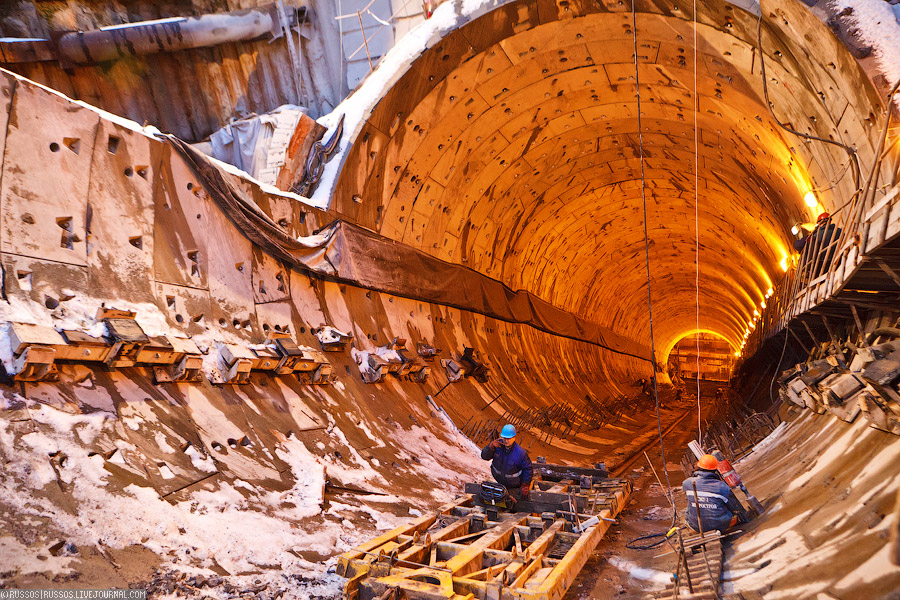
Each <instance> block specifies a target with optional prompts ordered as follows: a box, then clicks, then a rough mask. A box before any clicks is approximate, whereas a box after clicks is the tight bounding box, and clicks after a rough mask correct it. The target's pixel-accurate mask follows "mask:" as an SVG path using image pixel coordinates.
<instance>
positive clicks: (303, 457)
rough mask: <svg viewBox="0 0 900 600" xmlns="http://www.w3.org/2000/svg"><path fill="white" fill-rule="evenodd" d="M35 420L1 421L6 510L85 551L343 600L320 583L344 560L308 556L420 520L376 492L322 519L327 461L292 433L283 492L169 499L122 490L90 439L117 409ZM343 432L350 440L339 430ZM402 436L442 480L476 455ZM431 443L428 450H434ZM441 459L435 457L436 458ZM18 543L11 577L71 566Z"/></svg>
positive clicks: (37, 410) (243, 485) (281, 449)
mask: <svg viewBox="0 0 900 600" xmlns="http://www.w3.org/2000/svg"><path fill="white" fill-rule="evenodd" d="M29 413H30V415H31V417H32V419H33V421H34V422H36V423H37V424H39V426H38V427H36V428H35V430H34V431H31V432H28V433H25V434H24V435H23V434H21V433H15V431H14V429H15V428H14V426H13V424H12V423H10V422H9V421H6V420H0V460H3V461H4V463H5V466H4V471H3V476H2V477H0V504H2V505H3V506H5V507H8V508H11V509H12V510H13V511H14V513H15V514H17V515H18V518H31V517H34V518H39V519H48V520H49V521H50V522H52V523H53V525H54V527H56V528H58V530H59V531H60V533H61V535H63V536H64V537H65V539H66V540H67V541H69V542H71V543H73V544H75V545H76V546H78V547H81V546H85V547H96V546H101V547H107V548H113V549H121V548H125V547H128V546H132V545H140V546H144V547H145V548H148V549H150V550H152V551H154V552H156V553H157V554H159V555H160V556H161V557H162V558H163V561H164V564H167V565H168V566H169V567H170V568H175V569H199V572H211V571H208V570H209V569H211V568H213V567H221V568H223V569H225V570H226V571H228V572H229V573H232V574H236V573H241V572H248V571H258V570H259V568H260V567H263V568H266V567H268V568H271V567H272V566H277V568H278V569H279V571H283V572H285V573H302V574H304V576H306V577H311V578H313V579H315V580H316V581H317V582H318V583H316V584H315V585H319V586H321V585H324V586H325V587H324V588H323V589H322V590H320V592H321V593H319V592H317V594H319V595H328V594H330V593H331V592H334V593H337V591H338V588H337V587H335V586H337V585H338V584H339V583H340V581H339V580H337V579H335V580H334V581H333V582H329V581H326V582H325V583H322V582H321V579H322V577H324V576H325V575H326V574H327V573H326V572H327V569H328V568H329V567H330V566H333V563H334V560H331V561H330V562H326V563H314V562H311V561H309V560H306V559H304V558H301V557H300V556H299V553H302V552H310V551H313V552H316V553H318V554H320V555H322V556H330V555H333V554H335V553H336V552H343V551H346V550H349V549H351V548H353V547H355V546H356V545H358V544H359V543H361V542H362V541H364V540H366V539H368V538H370V537H371V535H372V531H371V529H370V528H368V527H360V526H357V525H354V523H359V522H360V520H362V522H363V523H365V522H366V521H367V520H369V521H371V522H372V523H373V524H374V527H375V529H377V530H386V529H392V528H394V527H397V526H398V525H400V524H402V523H403V522H406V521H408V520H409V518H410V516H409V515H408V514H406V512H405V511H401V512H402V516H397V510H396V509H395V510H393V511H389V512H388V511H383V510H381V506H378V505H379V504H380V505H382V506H384V507H385V508H389V507H391V506H396V505H397V504H398V503H399V502H401V501H402V500H401V499H400V498H398V497H396V496H367V497H364V500H363V502H364V504H362V505H353V504H350V503H344V502H331V503H330V506H329V508H328V510H327V512H325V513H324V514H320V513H321V511H322V506H323V497H322V491H323V486H324V476H325V474H324V469H323V464H322V462H321V459H320V458H318V457H317V456H315V455H314V454H313V453H312V452H310V451H309V450H308V449H307V448H306V447H305V446H304V444H303V443H302V442H300V441H299V440H297V439H296V438H293V437H292V438H290V439H288V440H287V441H285V442H284V443H281V444H279V445H278V447H277V449H276V453H277V455H278V457H279V458H280V459H282V460H284V461H285V462H286V463H287V464H289V465H290V468H291V471H292V473H293V476H294V485H293V487H292V488H291V489H289V490H287V491H284V492H276V491H271V490H266V489H262V488H260V487H258V486H255V485H252V484H250V483H247V482H245V481H239V480H237V481H233V482H230V483H229V482H221V483H220V484H219V485H218V489H216V490H215V491H207V490H197V491H194V492H193V493H191V494H190V496H189V497H188V498H187V499H186V500H183V501H181V502H176V503H174V504H171V503H169V502H167V501H165V500H163V499H162V498H160V496H159V494H158V493H157V492H156V490H154V489H152V488H149V487H142V486H139V485H135V484H130V485H127V486H125V487H119V486H118V485H116V484H115V482H114V481H112V479H113V478H112V477H111V473H110V472H109V471H107V470H106V469H105V468H104V459H103V457H102V456H101V455H99V454H93V456H89V449H88V447H87V446H88V445H89V444H90V443H91V442H93V441H94V440H96V439H98V438H101V437H103V436H105V435H110V436H113V437H114V434H113V431H112V429H113V427H114V426H115V422H116V419H115V416H114V415H113V414H111V413H105V412H94V413H90V414H86V415H72V414H69V413H65V412H62V411H59V410H57V409H55V408H52V407H49V406H45V405H33V406H32V407H31V408H29ZM334 432H336V433H338V434H339V435H340V436H341V437H342V434H340V433H339V430H337V429H336V428H335V429H334ZM453 435H458V434H453ZM398 441H399V442H401V443H402V444H403V445H404V446H406V447H407V448H408V449H409V450H411V451H413V452H416V449H417V448H418V449H419V450H421V452H419V454H420V456H421V459H420V460H421V464H422V468H423V470H425V469H427V470H428V471H429V472H432V474H433V476H434V477H436V478H439V479H443V480H458V475H457V473H456V472H455V471H452V469H450V468H449V467H448V466H445V465H447V464H448V463H447V462H446V461H450V460H452V461H455V462H456V464H460V461H462V460H464V459H469V460H471V458H472V454H471V451H472V450H473V448H470V447H467V448H465V449H464V448H463V447H461V446H460V445H457V444H453V443H448V442H445V441H442V440H439V439H437V438H436V437H435V436H434V435H433V434H431V433H429V432H427V430H425V429H423V428H416V429H415V431H414V432H412V433H410V434H409V435H408V436H405V437H403V439H402V440H398ZM457 441H458V440H457ZM161 445H162V444H161ZM426 448H428V449H429V452H424V450H425V449H426ZM173 450H174V449H173ZM57 452H59V453H61V454H62V455H64V456H65V460H64V461H63V462H62V463H61V464H59V465H58V466H56V467H54V466H53V465H51V462H50V461H48V456H51V455H56V453H57ZM431 452H434V453H435V454H436V455H437V459H434V458H431V456H430V453H431ZM56 456H59V455H56ZM426 456H428V458H427V459H426ZM442 457H443V460H442ZM359 460H360V461H362V460H363V459H362V458H361V457H359ZM479 462H480V461H479ZM356 471H357V472H354V471H353V470H352V469H346V470H345V471H344V472H343V473H344V474H347V473H354V474H355V477H352V479H353V480H355V481H371V476H372V475H373V474H374V475H378V474H377V473H376V472H375V471H373V470H372V469H371V468H370V467H365V468H361V469H356ZM363 475H365V477H363ZM379 477H380V476H379ZM57 479H58V480H59V482H61V484H62V485H63V486H64V487H65V489H66V492H67V494H68V495H70V496H71V497H72V498H73V499H74V500H75V502H73V503H71V504H70V503H68V502H59V501H54V500H52V499H51V498H52V496H51V494H50V493H49V492H51V491H54V488H55V487H56V486H57V485H58V483H57ZM48 490H49V491H48ZM353 499H354V500H357V498H355V497H354V498H353ZM64 504H66V505H70V506H72V507H73V508H72V509H71V511H69V510H66V509H64V508H63V507H62V506H63V505H64ZM123 517H126V518H123ZM360 517H362V519H360ZM260 540H265V543H259V541H260ZM16 544H17V542H15V540H14V538H9V539H7V538H5V537H4V538H0V549H3V551H4V552H3V553H4V556H7V560H6V564H5V566H4V569H5V570H19V571H20V572H29V571H45V570H47V569H52V570H57V568H58V569H64V568H65V566H66V564H68V563H67V562H66V560H63V559H55V560H54V561H51V562H50V563H47V562H44V561H36V559H35V555H36V553H35V552H34V551H31V552H26V551H22V552H18V551H17V552H12V551H11V550H12V549H13V548H15V547H16ZM6 550H10V552H8V553H7V552H6ZM272 577H276V576H274V575H273V576H272ZM276 579H277V577H276ZM326 579H327V578H326ZM273 581H274V580H273ZM326 588H327V589H326ZM329 590H330V592H329ZM326 592H328V593H326ZM314 595H315V594H314ZM332 595H333V594H332ZM300 597H303V596H302V595H301V596H300ZM306 597H308V596H306Z"/></svg>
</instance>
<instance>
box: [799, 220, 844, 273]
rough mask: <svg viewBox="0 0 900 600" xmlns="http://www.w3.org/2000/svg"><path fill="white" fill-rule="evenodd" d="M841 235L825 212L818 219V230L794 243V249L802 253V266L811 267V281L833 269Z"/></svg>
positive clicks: (840, 231)
mask: <svg viewBox="0 0 900 600" xmlns="http://www.w3.org/2000/svg"><path fill="white" fill-rule="evenodd" d="M841 233H842V230H841V228H840V227H838V226H837V225H835V224H834V223H832V221H831V215H830V214H828V213H827V212H823V213H822V214H821V215H819V218H818V219H816V228H815V229H813V230H812V233H810V234H809V235H808V236H806V237H804V238H802V239H799V240H796V241H795V242H794V249H795V250H797V251H798V252H800V253H801V255H800V262H801V266H805V265H809V271H810V273H809V279H810V280H812V279H816V278H818V277H819V276H821V275H823V274H825V272H826V271H827V270H828V269H829V268H830V267H831V261H832V259H833V258H834V253H835V250H836V244H837V242H838V240H839V239H840V238H841ZM814 254H815V256H813V255H814Z"/></svg>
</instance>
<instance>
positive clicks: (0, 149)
mask: <svg viewBox="0 0 900 600" xmlns="http://www.w3.org/2000/svg"><path fill="white" fill-rule="evenodd" d="M15 90H16V78H15V77H13V76H12V75H11V74H10V73H0V157H2V156H3V155H4V151H5V148H6V129H7V126H8V125H9V111H10V109H11V108H12V99H13V94H15Z"/></svg>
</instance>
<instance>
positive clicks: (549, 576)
mask: <svg viewBox="0 0 900 600" xmlns="http://www.w3.org/2000/svg"><path fill="white" fill-rule="evenodd" d="M561 485H562V486H566V485H569V486H572V485H574V482H563V483H562V484H554V485H553V486H552V487H553V488H554V489H553V492H549V494H548V495H551V494H552V495H554V496H559V497H561V498H566V499H567V501H569V500H571V503H573V504H574V505H575V506H576V508H577V512H573V511H571V509H570V510H568V511H566V510H557V511H556V512H543V513H541V514H540V515H537V514H533V513H527V512H518V513H500V514H499V517H498V519H497V520H496V521H492V520H489V519H488V517H487V515H486V514H485V512H484V509H483V508H482V507H478V506H476V505H475V497H474V496H473V495H471V494H467V495H465V496H463V497H461V498H459V499H457V500H456V501H454V502H452V503H450V504H447V505H445V506H442V507H441V508H440V509H438V511H437V512H436V513H433V514H431V515H427V516H423V517H421V518H419V519H417V520H415V521H413V522H411V523H409V524H407V525H403V526H401V527H398V528H397V529H394V530H393V531H390V532H388V533H386V534H383V535H381V536H379V537H377V538H375V539H373V540H371V541H369V542H367V543H365V544H363V545H361V546H359V547H358V548H356V549H354V550H351V551H350V552H347V553H345V554H343V555H341V557H340V560H339V563H338V569H337V572H338V574H339V575H342V576H344V577H347V578H348V579H349V580H348V582H347V584H346V586H345V589H344V597H345V598H347V600H373V599H375V598H385V599H388V598H400V597H404V596H405V597H406V598H409V599H413V598H415V599H419V600H474V599H476V598H477V599H478V600H559V599H560V598H562V596H563V595H564V594H565V592H566V590H567V589H568V588H569V586H571V585H572V582H573V581H574V579H575V576H576V575H577V574H578V573H579V571H581V568H582V567H583V566H584V564H585V562H587V559H588V557H590V555H591V553H592V552H593V551H594V549H595V548H596V547H597V544H598V543H599V542H600V540H601V539H602V538H603V536H604V535H605V534H606V531H607V530H608V529H609V526H610V521H611V520H612V518H613V517H615V516H616V515H617V514H618V513H619V512H620V511H621V509H622V508H623V507H624V506H625V502H626V501H627V499H628V496H629V495H630V494H631V490H632V485H631V482H630V481H629V480H626V479H619V480H606V481H604V482H602V483H598V484H596V485H595V487H596V491H594V490H581V493H579V494H577V496H579V497H578V498H576V494H575V493H565V492H562V490H561V489H560V490H557V489H555V488H558V487H560V486H561ZM533 493H539V492H537V490H536V491H535V492H533ZM545 493H546V492H545ZM592 493H594V494H596V495H597V496H598V497H601V496H602V498H603V500H605V501H604V502H602V503H598V502H592V501H591V494H592ZM548 500H549V498H548ZM592 505H593V506H592ZM558 507H559V506H558ZM582 511H584V512H582ZM592 516H597V517H599V518H600V521H599V523H597V524H596V525H593V526H590V527H587V528H585V529H584V531H583V532H581V533H579V532H578V529H579V526H578V525H579V524H580V523H582V522H583V521H586V520H587V519H589V518H591V517H592ZM603 519H609V520H603Z"/></svg>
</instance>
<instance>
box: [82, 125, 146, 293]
mask: <svg viewBox="0 0 900 600" xmlns="http://www.w3.org/2000/svg"><path fill="white" fill-rule="evenodd" d="M161 150H162V147H161V145H160V143H159V142H156V141H154V140H151V139H150V138H148V137H147V136H145V135H142V134H139V133H137V132H134V131H132V130H130V129H126V128H124V127H121V126H119V125H116V124H115V123H112V122H110V121H106V120H103V121H101V122H100V126H99V130H98V132H97V143H96V144H95V147H94V159H93V163H92V165H91V181H90V188H89V196H88V203H89V206H90V209H91V210H90V234H91V235H90V240H89V243H88V266H89V267H90V279H91V284H92V285H93V286H94V287H96V288H98V289H99V288H102V289H104V290H106V293H107V294H108V295H109V296H115V297H119V298H128V299H129V300H130V301H131V302H141V301H149V300H150V299H151V298H152V285H151V281H152V278H153V246H154V240H153V180H154V175H155V172H156V170H157V167H156V164H154V163H157V164H158V162H159V160H160V158H161V156H160V155H161V153H162V152H161Z"/></svg>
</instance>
